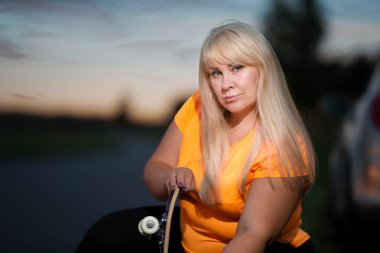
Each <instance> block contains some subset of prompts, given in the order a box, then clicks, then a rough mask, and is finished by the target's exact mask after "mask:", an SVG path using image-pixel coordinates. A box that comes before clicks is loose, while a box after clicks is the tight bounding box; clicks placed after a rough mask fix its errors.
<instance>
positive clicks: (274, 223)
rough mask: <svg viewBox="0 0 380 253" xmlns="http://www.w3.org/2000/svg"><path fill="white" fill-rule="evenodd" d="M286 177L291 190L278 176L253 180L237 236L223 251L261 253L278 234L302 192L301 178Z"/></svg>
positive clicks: (225, 252) (226, 252)
mask: <svg viewBox="0 0 380 253" xmlns="http://www.w3.org/2000/svg"><path fill="white" fill-rule="evenodd" d="M288 180H290V181H294V182H291V183H294V184H293V186H295V187H293V188H292V189H290V187H288V186H286V185H284V182H283V179H281V178H271V180H269V179H268V178H259V179H254V180H253V182H252V184H251V188H250V190H249V192H248V196H247V199H246V203H245V206H244V211H243V213H242V215H241V217H240V220H239V224H238V228H237V231H236V235H235V237H234V238H233V239H232V240H231V241H230V243H229V244H228V245H227V247H226V248H225V249H224V251H223V253H228V252H239V253H244V252H249V253H255V252H261V253H262V252H264V250H265V248H266V246H267V245H269V244H270V243H272V242H273V241H274V240H275V239H276V238H277V237H278V235H279V234H280V232H281V231H282V229H283V228H284V226H285V225H286V223H287V222H288V220H289V218H290V216H291V214H292V213H293V211H294V210H295V208H296V206H297V203H298V201H299V200H300V199H301V197H302V196H303V192H304V191H303V189H304V187H303V184H302V180H300V179H299V178H298V179H297V178H288Z"/></svg>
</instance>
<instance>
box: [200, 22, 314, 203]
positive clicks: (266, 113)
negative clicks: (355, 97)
mask: <svg viewBox="0 0 380 253" xmlns="http://www.w3.org/2000/svg"><path fill="white" fill-rule="evenodd" d="M213 63H223V64H241V65H243V66H244V65H245V66H256V67H257V69H258V71H259V76H260V77H259V87H258V93H257V105H256V111H255V112H253V113H255V114H256V125H255V127H256V132H255V136H256V137H255V138H254V140H253V144H252V150H251V152H250V154H249V156H248V157H247V160H246V162H245V166H244V169H242V177H241V182H240V191H241V192H242V193H244V191H245V181H246V177H247V175H248V172H249V169H250V166H251V164H252V162H253V161H254V160H255V158H256V155H257V153H258V152H259V149H260V150H266V151H267V158H268V161H269V162H270V157H272V155H273V154H274V155H275V156H276V160H277V163H278V164H279V168H280V173H281V174H282V176H283V177H292V176H296V175H302V176H303V179H304V180H305V182H306V185H307V188H309V187H310V186H311V184H312V183H313V182H314V177H315V154H314V149H313V146H312V143H311V140H310V138H309V135H308V133H307V131H306V129H305V126H304V124H303V121H302V119H301V117H300V114H299V112H298V110H297V108H296V106H295V104H294V102H293V100H292V98H291V95H290V92H289V90H288V87H287V83H286V80H285V77H284V74H283V71H282V68H281V66H280V64H279V62H278V59H277V56H276V54H275V52H274V51H273V49H272V47H271V46H270V44H269V42H268V41H267V40H266V38H265V37H264V36H263V35H262V34H261V33H260V32H259V31H258V30H256V29H255V28H254V27H252V26H251V25H248V24H245V23H241V22H232V23H228V24H224V25H221V26H219V27H216V28H214V29H212V30H211V31H210V33H209V34H208V36H207V38H206V40H205V41H204V43H203V46H202V49H201V54H200V61H199V90H200V94H201V100H202V121H201V122H202V123H201V124H202V126H201V129H202V130H201V131H202V132H201V137H202V142H201V144H202V157H203V165H204V178H203V180H202V183H201V186H200V189H199V194H200V198H201V200H202V201H203V202H205V203H206V204H209V205H212V204H214V203H215V202H216V201H218V187H219V186H218V182H219V177H220V175H221V170H222V167H223V166H222V165H223V162H224V161H225V159H226V157H227V155H228V149H229V137H228V134H227V122H226V119H225V113H226V112H225V110H224V108H223V107H222V106H221V105H220V104H219V102H218V100H217V98H216V96H215V94H214V92H213V90H212V88H211V85H210V78H209V69H210V67H211V66H213ZM300 140H301V142H300ZM300 144H301V145H300ZM284 147H285V148H284ZM269 150H271V151H270V152H269ZM268 164H269V163H268ZM269 167H270V166H269Z"/></svg>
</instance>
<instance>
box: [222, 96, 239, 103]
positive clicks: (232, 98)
mask: <svg viewBox="0 0 380 253" xmlns="http://www.w3.org/2000/svg"><path fill="white" fill-rule="evenodd" d="M238 97H239V95H230V96H226V97H224V98H223V99H224V101H225V102H226V103H232V102H235V101H236V100H237V99H238Z"/></svg>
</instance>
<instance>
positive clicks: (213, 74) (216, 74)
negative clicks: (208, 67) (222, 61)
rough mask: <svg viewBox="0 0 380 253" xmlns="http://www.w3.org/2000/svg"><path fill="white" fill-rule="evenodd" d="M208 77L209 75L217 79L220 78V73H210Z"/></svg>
mask: <svg viewBox="0 0 380 253" xmlns="http://www.w3.org/2000/svg"><path fill="white" fill-rule="evenodd" d="M210 75H211V76H212V77H218V76H220V72H219V71H212V72H211V73H210Z"/></svg>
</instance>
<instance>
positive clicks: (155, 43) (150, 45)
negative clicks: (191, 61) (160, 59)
mask: <svg viewBox="0 0 380 253" xmlns="http://www.w3.org/2000/svg"><path fill="white" fill-rule="evenodd" d="M120 47H121V48H128V49H129V48H133V49H137V50H144V51H145V50H154V51H156V50H166V49H170V50H172V49H173V48H179V47H180V42H179V41H176V40H173V39H169V40H148V39H146V40H136V41H132V42H129V43H125V44H123V45H121V46H120Z"/></svg>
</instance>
